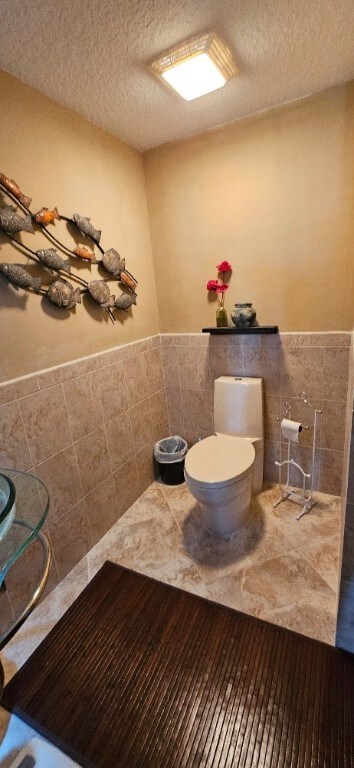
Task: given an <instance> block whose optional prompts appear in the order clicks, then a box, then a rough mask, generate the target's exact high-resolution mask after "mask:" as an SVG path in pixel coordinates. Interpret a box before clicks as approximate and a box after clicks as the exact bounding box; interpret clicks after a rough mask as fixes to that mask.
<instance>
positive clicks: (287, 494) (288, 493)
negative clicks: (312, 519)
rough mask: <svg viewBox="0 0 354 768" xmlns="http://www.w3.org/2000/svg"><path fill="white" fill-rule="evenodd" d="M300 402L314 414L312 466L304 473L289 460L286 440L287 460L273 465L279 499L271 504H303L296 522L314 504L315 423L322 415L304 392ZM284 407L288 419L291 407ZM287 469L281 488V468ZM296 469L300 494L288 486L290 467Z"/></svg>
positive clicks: (274, 505)
mask: <svg viewBox="0 0 354 768" xmlns="http://www.w3.org/2000/svg"><path fill="white" fill-rule="evenodd" d="M299 398H300V400H302V401H303V403H306V405H308V406H309V407H310V408H312V410H313V412H314V423H313V439H312V464H311V473H310V474H309V473H307V472H304V470H303V468H302V467H301V466H300V464H298V463H297V462H296V461H295V459H291V458H290V443H291V440H290V439H289V440H288V458H287V459H285V461H276V462H275V465H276V466H277V467H279V488H280V498H279V499H278V501H276V502H275V504H273V507H274V508H275V507H277V506H278V504H280V503H281V502H282V501H284V500H285V499H290V501H295V502H296V504H303V508H302V510H301V512H300V514H299V515H297V516H296V520H300V518H301V517H302V516H303V515H305V514H306V513H307V512H309V511H310V509H311V507H313V506H314V504H316V500H314V499H313V484H314V470H315V450H316V432H317V422H318V417H319V415H320V414H321V413H322V411H320V410H319V409H318V408H315V407H314V406H313V405H312V403H310V401H309V400H308V398H307V394H306V392H300V394H299ZM285 405H286V412H285V415H284V418H285V419H287V418H290V414H291V405H290V403H287V402H286V403H285ZM277 421H280V419H279V418H278V417H277ZM302 429H309V427H308V426H306V425H304V424H303V425H302ZM284 466H286V467H287V475H286V483H285V485H284V486H282V482H281V476H282V467H284ZM291 466H293V467H296V468H297V469H298V470H299V471H300V472H301V475H302V493H297V492H296V491H295V490H294V488H291V486H290V467H291ZM306 479H308V480H310V479H311V487H310V490H309V491H308V492H307V493H306Z"/></svg>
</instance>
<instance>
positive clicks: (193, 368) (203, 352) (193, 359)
mask: <svg viewBox="0 0 354 768" xmlns="http://www.w3.org/2000/svg"><path fill="white" fill-rule="evenodd" d="M177 349H178V366H179V371H180V382H181V389H194V390H196V391H199V390H201V389H210V386H211V379H210V371H209V350H208V347H190V348H188V347H187V348H185V347H178V348H177Z"/></svg>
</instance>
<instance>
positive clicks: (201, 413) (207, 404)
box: [182, 390, 213, 432]
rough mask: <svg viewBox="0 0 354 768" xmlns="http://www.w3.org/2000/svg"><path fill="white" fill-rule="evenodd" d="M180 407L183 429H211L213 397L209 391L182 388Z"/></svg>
mask: <svg viewBox="0 0 354 768" xmlns="http://www.w3.org/2000/svg"><path fill="white" fill-rule="evenodd" d="M182 409H183V418H184V426H185V431H186V432H188V430H190V429H191V430H192V431H193V432H195V431H199V430H202V431H204V432H209V431H212V430H213V397H212V393H211V392H210V391H207V390H205V391H204V392H192V391H191V390H182Z"/></svg>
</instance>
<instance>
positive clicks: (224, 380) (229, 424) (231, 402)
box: [214, 376, 264, 439]
mask: <svg viewBox="0 0 354 768" xmlns="http://www.w3.org/2000/svg"><path fill="white" fill-rule="evenodd" d="M214 430H215V432H216V433H218V432H219V433H221V434H223V435H236V436H239V437H250V438H261V439H263V436H264V435H263V391H262V379H254V378H248V377H245V376H220V377H219V378H218V379H215V383H214Z"/></svg>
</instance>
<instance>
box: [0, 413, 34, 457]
mask: <svg viewBox="0 0 354 768" xmlns="http://www.w3.org/2000/svg"><path fill="white" fill-rule="evenodd" d="M32 463H33V462H32V459H31V456H30V452H29V449H28V444H27V438H26V434H25V430H24V426H23V423H22V417H21V411H20V406H19V404H18V401H17V400H15V401H14V402H11V403H6V405H1V406H0V467H8V468H9V469H22V470H26V469H30V467H31V466H32Z"/></svg>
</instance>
